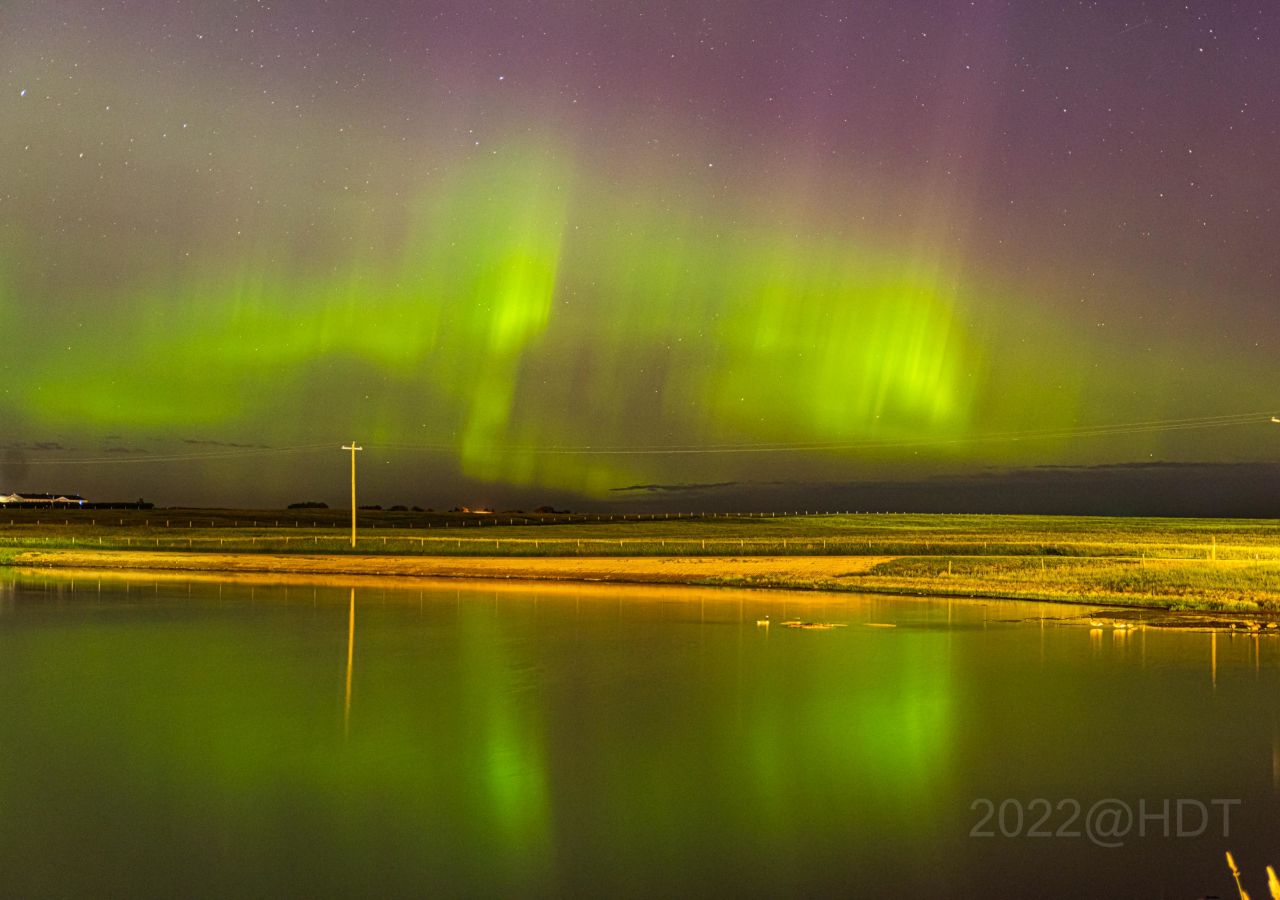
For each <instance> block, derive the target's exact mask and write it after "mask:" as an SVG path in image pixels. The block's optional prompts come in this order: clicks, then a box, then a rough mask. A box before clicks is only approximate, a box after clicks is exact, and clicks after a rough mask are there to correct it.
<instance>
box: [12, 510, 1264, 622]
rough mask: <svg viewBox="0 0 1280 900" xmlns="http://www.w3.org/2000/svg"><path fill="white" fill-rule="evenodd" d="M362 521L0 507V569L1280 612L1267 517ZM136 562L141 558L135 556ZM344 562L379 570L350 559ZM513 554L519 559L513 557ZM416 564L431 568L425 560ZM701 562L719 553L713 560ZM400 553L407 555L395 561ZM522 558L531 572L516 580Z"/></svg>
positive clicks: (385, 517)
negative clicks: (305, 564)
mask: <svg viewBox="0 0 1280 900" xmlns="http://www.w3.org/2000/svg"><path fill="white" fill-rule="evenodd" d="M360 516H361V518H360V540H359V544H358V546H357V548H356V549H355V550H352V549H351V547H350V543H349V540H350V537H349V513H346V514H344V513H343V512H341V511H323V510H322V511H315V510H289V511H275V510H271V511H244V510H214V511H211V510H147V511H137V510H129V511H114V510H110V511H108V510H86V511H67V512H64V511H59V510H43V511H34V510H31V511H23V512H15V513H0V562H7V563H9V564H33V563H34V564H42V565H52V564H57V560H58V558H59V556H62V557H64V558H67V559H69V558H70V557H71V556H75V557H76V558H78V559H79V560H80V564H85V563H84V560H85V559H92V558H93V554H95V553H100V554H101V557H100V558H101V559H102V560H103V561H104V562H103V564H105V565H112V566H129V565H132V564H137V565H144V564H147V565H151V566H155V567H158V564H157V563H156V560H157V559H161V558H162V559H163V560H164V563H163V565H164V567H178V568H180V567H183V566H184V565H186V566H190V567H191V568H209V565H208V563H209V562H211V561H212V558H213V557H214V556H218V557H221V558H223V559H226V558H228V557H230V556H238V557H245V558H246V560H245V567H250V568H252V567H254V566H255V564H254V563H253V562H252V559H253V558H255V557H256V558H258V559H259V562H258V563H257V564H256V565H257V567H258V570H270V569H278V570H281V571H284V570H290V569H288V567H289V566H290V565H294V567H295V568H294V569H292V570H298V568H299V563H297V562H295V563H293V564H291V563H290V562H289V560H290V559H293V560H296V561H300V560H301V559H303V558H304V557H313V556H324V557H326V558H331V559H335V560H339V562H335V563H334V564H333V565H331V566H330V567H329V569H328V571H333V572H342V571H355V570H356V569H362V568H367V567H368V566H373V569H375V570H387V571H391V570H394V569H396V568H397V564H395V563H393V562H392V560H393V559H400V560H405V562H404V563H402V564H399V568H400V569H403V570H405V571H406V572H407V573H410V574H419V575H420V574H454V575H459V574H461V575H476V576H477V577H479V575H477V573H480V572H483V573H487V574H488V577H493V576H494V574H495V573H496V574H499V575H503V574H505V575H506V576H507V577H520V576H521V574H531V575H532V577H565V578H590V579H592V580H611V578H613V580H626V581H647V580H666V581H673V580H674V581H682V582H684V583H697V584H733V585H737V586H750V587H788V588H810V589H824V590H855V591H876V592H887V593H903V594H932V595H942V596H985V597H1008V598H1022V599H1034V600H1056V601H1068V602H1077V603H1090V604H1121V605H1132V606H1152V607H1161V608H1171V609H1200V610H1222V611H1231V612H1236V613H1252V614H1264V615H1265V614H1270V613H1280V522H1277V521H1275V520H1212V519H1115V518H1090V517H1044V516H967V515H914V514H903V515H894V514H853V515H846V514H820V515H819V514H810V515H803V514H801V515H789V516H773V515H766V516H759V515H715V516H712V515H684V516H680V517H674V516H663V515H662V514H658V515H657V516H649V515H645V516H640V517H636V516H626V517H624V516H620V515H615V516H612V517H610V516H591V517H583V516H572V517H570V516H565V515H550V514H548V515H545V516H530V515H523V514H507V513H502V514H497V515H475V514H439V513H436V514H433V513H397V512H378V511H368V512H364V511H362V512H361V514H360ZM108 551H110V552H108ZM268 557H269V558H270V560H271V561H270V562H269V563H268ZM457 557H465V558H470V559H472V560H474V561H475V564H474V565H472V566H471V568H467V567H465V566H462V567H461V568H459V566H460V565H461V560H458V561H456V562H454V563H448V562H447V560H441V558H457ZM533 557H538V558H562V559H563V558H570V559H574V558H596V559H598V560H600V562H599V563H598V564H595V565H594V566H588V567H586V569H583V571H585V572H589V573H590V574H587V575H583V574H581V573H579V574H574V572H575V571H577V570H575V569H574V568H573V567H571V566H560V568H563V569H565V571H564V573H562V574H561V575H556V574H549V573H554V572H555V571H556V570H557V564H554V563H545V564H538V565H536V566H535V564H534V560H533V559H531V558H533ZM623 557H625V558H628V559H631V560H641V559H644V558H652V559H653V560H654V564H650V565H647V566H646V565H643V564H641V563H640V562H628V563H626V564H623V563H621V562H618V563H615V564H608V563H605V559H607V558H623ZM672 557H674V558H686V559H692V558H698V559H704V558H705V559H707V564H706V565H699V566H697V567H695V568H693V569H688V567H686V569H688V571H683V570H682V572H681V573H680V574H675V575H673V574H672V573H673V572H674V570H673V569H671V568H670V567H669V566H668V567H667V568H666V569H665V573H664V574H662V575H661V576H659V575H658V574H657V573H658V572H659V569H660V567H658V566H657V565H656V563H657V561H658V560H659V559H667V558H672ZM752 557H788V558H801V557H804V558H812V557H833V558H835V559H832V560H831V561H830V564H829V565H822V566H801V565H799V564H793V565H791V566H790V567H779V566H778V565H770V566H766V567H761V566H755V567H752V566H742V565H737V564H732V563H731V560H732V559H735V558H738V559H742V558H752ZM848 557H860V558H862V559H861V560H860V561H859V563H858V564H856V565H855V564H852V561H851V564H849V565H841V564H840V561H839V558H848ZM872 557H875V558H877V559H875V560H874V561H873V560H871V559H869V558H872ZM108 558H109V559H110V560H111V561H110V562H106V560H107V559H108ZM147 558H150V563H145V562H144V561H145V560H146V559H147ZM201 558H203V560H204V561H203V562H201V561H200V560H201ZM343 558H346V559H347V560H348V561H347V563H346V564H345V565H346V567H347V568H346V569H344V568H343V564H342V563H341V562H340V561H341V560H342V559H343ZM357 558H359V559H361V560H365V559H370V558H372V559H375V560H381V563H377V564H366V563H364V562H361V563H360V564H359V565H357V563H356V560H357ZM522 558H524V559H527V560H528V561H527V562H526V563H524V564H522V563H521V562H520V559H522ZM427 559H431V560H435V561H436V562H434V563H432V564H426V562H425V561H426V560H427ZM716 559H719V560H721V562H720V563H719V564H718V565H717V564H716V563H715V560H716ZM130 560H133V562H132V563H131V562H130ZM183 560H187V562H185V563H184V562H183ZM412 560H418V562H417V563H414V564H412V565H410V561H412ZM481 560H484V561H485V562H484V563H483V564H481V562H480V561H481ZM89 564H92V563H89ZM522 565H523V567H524V568H526V569H530V570H531V571H530V572H529V573H522V571H521V569H522ZM379 566H380V567H381V568H380V569H379V568H378V567H379ZM450 566H452V569H450ZM237 568H243V567H241V566H237ZM535 568H537V569H538V570H539V572H540V573H541V574H538V573H536V572H533V571H532V570H533V569H535ZM579 568H581V567H579ZM472 570H475V571H472ZM611 573H612V574H611ZM614 576H616V578H615V577H614Z"/></svg>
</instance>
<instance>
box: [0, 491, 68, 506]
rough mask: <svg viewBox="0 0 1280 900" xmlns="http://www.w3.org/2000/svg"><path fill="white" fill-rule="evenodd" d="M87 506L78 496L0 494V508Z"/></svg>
mask: <svg viewBox="0 0 1280 900" xmlns="http://www.w3.org/2000/svg"><path fill="white" fill-rule="evenodd" d="M87 504H88V501H86V500H85V499H84V498H83V497H81V496H80V495H79V494H0V506H9V507H13V506H18V507H33V508H38V507H48V508H51V509H52V508H57V509H68V508H71V507H81V506H85V505H87Z"/></svg>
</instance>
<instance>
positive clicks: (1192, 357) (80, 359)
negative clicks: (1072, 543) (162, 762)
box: [0, 0, 1280, 505]
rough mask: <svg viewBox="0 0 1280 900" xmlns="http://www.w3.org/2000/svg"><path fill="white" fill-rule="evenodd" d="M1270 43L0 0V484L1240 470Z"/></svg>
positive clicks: (1261, 253)
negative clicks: (0, 476) (357, 453)
mask: <svg viewBox="0 0 1280 900" xmlns="http://www.w3.org/2000/svg"><path fill="white" fill-rule="evenodd" d="M1277 40H1280V9H1276V8H1272V7H1269V6H1266V5H1253V6H1246V5H1241V4H1234V3H1225V4H1222V3H1219V4H1208V3H1199V4H1198V3H1191V4H1171V3H1156V2H1123V3H1114V4H1098V5H1092V4H1077V3H1070V4H1047V3H1045V4H1041V3H1035V4H1030V3H1027V4H1007V3H986V2H975V3H972V4H970V3H923V4H916V3H901V2H899V3H892V2H880V3H831V2H817V0H791V2H785V3H784V2H773V0H768V2H766V0H743V2H735V3H726V2H721V3H689V2H681V3H674V2H673V3H621V2H617V3H615V2H585V0H560V2H545V3H532V2H514V0H499V2H495V3H492V4H488V5H484V6H482V7H481V6H477V5H475V4H471V3H464V2H423V3H408V2H390V0H379V2H355V0H334V2H329V3H320V2H318V0H297V2H289V0H282V2H274V3H265V2H226V3H217V4H208V3H205V4H197V3H193V2H185V0H180V2H173V3H158V2H141V0H123V2H115V3H111V4H107V5H105V6H104V5H101V4H90V3H85V2H78V0H69V2H61V3H56V4H51V3H44V2H35V0H18V2H12V3H9V4H6V5H5V6H4V7H3V9H0V48H2V50H3V53H2V54H0V59H2V60H3V61H2V62H0V332H2V333H3V334H4V336H5V352H4V356H3V360H2V361H0V373H2V377H3V386H2V388H0V391H2V392H0V421H3V423H4V430H3V434H2V435H0V445H3V447H4V448H5V449H6V452H7V454H8V457H7V458H8V459H9V463H10V464H9V465H8V466H7V468H6V472H5V481H6V482H8V481H15V480H16V481H18V482H19V483H12V484H9V483H0V489H8V490H42V489H53V490H76V491H79V492H81V493H84V494H86V495H97V496H102V495H118V496H121V497H133V496H137V495H139V494H145V495H146V496H148V497H149V498H150V497H154V498H156V499H158V500H159V501H160V502H162V503H184V502H194V503H211V504H212V503H220V504H228V505H230V504H246V505H248V504H252V503H281V502H289V501H293V500H299V499H306V498H310V497H313V496H314V497H321V498H325V499H330V500H337V499H340V498H341V496H342V490H343V471H344V470H343V465H344V460H343V459H342V457H341V455H340V453H339V451H338V445H339V444H340V443H342V442H344V441H350V440H352V439H356V440H359V441H361V442H362V443H363V444H364V445H365V446H366V447H367V448H368V449H367V452H366V454H365V456H364V458H362V460H361V462H362V465H364V466H365V467H366V471H367V478H368V482H367V483H368V491H369V493H367V494H366V495H365V496H368V497H369V498H370V500H371V502H376V501H381V502H421V503H423V504H424V505H426V504H430V503H434V504H436V505H444V504H448V503H453V502H468V501H479V502H492V503H516V502H526V501H532V500H534V499H537V498H543V499H545V500H548V501H552V500H556V501H558V502H591V501H593V500H594V501H596V502H603V501H606V500H608V499H609V498H610V497H611V496H612V497H617V496H619V495H618V494H617V493H616V491H617V489H619V488H626V487H629V486H635V485H659V486H660V485H673V486H681V485H688V484H722V483H733V484H735V485H739V486H741V485H750V484H776V483H795V484H816V483H832V482H839V481H842V480H849V479H852V478H864V479H865V478H872V479H909V478H917V477H926V476H930V475H936V474H939V473H955V474H966V473H978V472H987V471H990V470H991V467H1035V466H1048V465H1052V466H1095V465H1114V464H1131V463H1141V462H1148V461H1161V462H1171V463H1206V464H1226V463H1256V462H1260V461H1267V460H1271V459H1274V458H1275V456H1276V453H1277V450H1280V428H1276V427H1275V426H1270V425H1268V423H1267V422H1266V419H1265V416H1260V417H1259V418H1257V422H1256V424H1255V423H1254V422H1253V420H1252V419H1251V418H1250V417H1251V416H1253V414H1255V413H1265V412H1267V411H1269V410H1270V411H1277V410H1280V403H1277V400H1276V394H1275V387H1276V383H1277V378H1276V376H1277V374H1280V371H1278V366H1277V363H1276V358H1277V357H1276V353H1275V340H1274V339H1275V338H1277V337H1280V304H1278V303H1277V302H1276V293H1275V292H1276V273H1277V266H1278V263H1277V257H1276V253H1275V249H1274V248H1275V247H1276V245H1277V239H1280V228H1278V227H1277V201H1278V200H1280V196H1278V190H1277V187H1278V186H1277V176H1276V173H1275V169H1274V160H1275V159H1277V158H1280V110H1278V109H1277V100H1276V98H1277V97H1280V66H1277V65H1276V60H1277V50H1276V41H1277ZM1237 416H1239V417H1240V418H1239V419H1238V420H1237V419H1236V418H1234V417H1237ZM1209 417H1222V418H1221V419H1219V420H1218V421H1216V422H1210V421H1208V420H1209ZM1172 420H1180V421H1182V422H1184V423H1187V422H1190V423H1191V424H1194V425H1195V426H1196V427H1173V426H1167V425H1165V426H1159V427H1155V426H1152V427H1148V426H1146V425H1141V424H1138V423H1152V422H1164V423H1168V422H1170V421H1172ZM1204 425H1223V426H1224V427H1201V426H1204ZM1226 426H1230V427H1226ZM1108 427H1111V430H1110V431H1107V432H1105V433H1103V432H1100V431H1098V430H1097V429H1099V428H1108ZM330 444H332V445H333V446H332V451H331V452H330V451H329V450H328V449H327V448H328V445H330ZM287 448H303V449H297V450H288V449H287ZM322 448H323V449H322ZM200 457H203V458H200ZM85 460H98V461H99V462H84V461H85ZM76 461H80V462H76ZM71 463H75V464H71ZM623 496H625V495H623Z"/></svg>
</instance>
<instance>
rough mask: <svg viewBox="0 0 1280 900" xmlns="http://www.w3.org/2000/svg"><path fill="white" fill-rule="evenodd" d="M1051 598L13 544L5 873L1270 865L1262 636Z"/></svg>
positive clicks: (746, 877) (1272, 776)
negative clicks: (92, 551) (157, 571)
mask: <svg viewBox="0 0 1280 900" xmlns="http://www.w3.org/2000/svg"><path fill="white" fill-rule="evenodd" d="M353 596H354V602H353V600H352V597H353ZM1069 613H1070V610H1067V609H1064V608H1062V607H1053V606H1040V605H1033V604H1014V603H985V604H984V603H976V602H965V603H962V602H953V603H948V602H947V601H929V600H919V599H903V600H896V599H887V598H870V597H855V596H837V595H797V594H779V593H747V592H711V591H695V590H684V589H679V590H652V591H650V590H644V589H639V588H622V589H592V588H589V587H563V586H551V587H531V588H524V589H520V588H501V589H477V588H476V587H474V586H466V585H463V586H460V587H455V586H453V585H445V586H442V585H440V584H438V583H436V584H432V585H431V586H429V587H427V588H424V589H419V588H418V587H417V586H412V587H386V586H383V585H380V584H376V583H372V582H365V583H363V584H360V585H357V586H356V587H355V588H354V589H352V588H351V587H350V586H349V585H346V584H343V585H336V584H335V585H324V586H311V585H306V584H293V585H288V586H283V585H262V584H260V585H254V584H250V583H247V582H222V583H219V582H215V581H205V582H198V581H197V582H187V581H184V580H167V581H159V582H151V581H146V582H142V581H131V582H130V581H125V580H122V579H115V578H103V579H101V580H99V579H98V578H97V577H96V576H91V577H83V576H82V577H80V578H78V579H76V580H72V579H69V578H49V577H44V576H24V575H15V574H13V573H7V574H3V575H0V894H3V895H5V896H14V897H41V896H121V897H124V896H128V897H174V896H186V897H190V896H228V895H234V896H259V897H277V896H308V897H312V896H357V895H368V896H456V895H469V896H512V895H553V894H561V895H566V894H567V895H576V896H607V895H627V896H660V897H675V896H699V895H701V896H708V895H726V894H751V895H806V896H823V895H842V896H862V897H921V896H931V897H948V896H950V897H975V898H976V897H994V896H1040V897H1059V896H1060V897H1085V896H1092V897H1160V896H1167V897H1187V898H1192V897H1200V896H1204V895H1212V894H1218V895H1221V896H1235V895H1234V893H1232V891H1233V887H1232V884H1231V881H1230V876H1229V874H1228V872H1227V870H1226V866H1225V862H1224V860H1223V851H1224V850H1227V849H1230V850H1231V851H1233V853H1234V854H1235V856H1236V858H1237V860H1238V861H1240V863H1241V864H1242V866H1243V867H1244V868H1245V874H1246V886H1247V887H1249V888H1250V890H1251V892H1252V894H1253V895H1254V896H1255V897H1256V896H1266V888H1265V876H1263V877H1262V878H1259V877H1258V876H1259V873H1261V872H1262V867H1263V866H1264V865H1265V864H1267V863H1270V864H1272V865H1277V864H1280V815H1278V813H1280V802H1278V798H1280V792H1278V785H1280V769H1278V768H1277V767H1278V765H1280V674H1278V672H1280V638H1263V639H1260V640H1255V639H1254V638H1252V637H1244V636H1237V637H1234V638H1232V637H1231V636H1229V635H1226V634H1219V635H1217V636H1216V638H1215V637H1213V636H1211V635H1209V634H1197V633H1171V632H1162V631H1156V630H1145V631H1140V632H1137V633H1132V634H1127V635H1126V634H1124V633H1115V632H1113V631H1111V630H1110V629H1106V630H1101V631H1091V630H1090V629H1089V628H1088V627H1081V626H1079V625H1067V624H1065V623H1062V622H1057V621H1054V620H1053V618H1050V619H1048V620H1045V619H1043V618H1042V617H1054V618H1056V617H1062V616H1065V615H1067V614H1069ZM766 616H769V617H771V620H772V621H773V622H774V623H777V622H779V621H781V620H782V619H784V618H787V617H790V616H798V617H800V618H803V619H809V620H821V621H829V622H839V623H846V624H847V626H848V627H846V628H840V629H836V630H830V631H797V630H791V629H784V628H780V627H778V625H777V624H774V625H772V626H771V627H767V628H766V627H762V626H759V625H757V620H760V619H764V618H765V617H766ZM884 625H894V626H896V627H892V628H890V627H879V626H884ZM1037 798H1041V803H1042V805H1041V804H1035V803H1033V801H1035V800H1036V799H1037ZM1108 798H1115V799H1116V800H1119V801H1121V803H1122V804H1123V805H1124V806H1125V807H1126V808H1128V809H1129V810H1130V811H1131V812H1132V813H1133V814H1134V815H1135V816H1137V815H1139V814H1140V813H1141V812H1142V811H1143V809H1142V808H1140V807H1139V805H1138V804H1139V801H1143V802H1145V804H1146V806H1145V811H1146V812H1147V814H1148V816H1149V817H1150V818H1149V819H1148V820H1147V821H1146V822H1145V826H1144V827H1145V830H1146V836H1145V837H1142V836H1140V835H1139V834H1138V828H1139V825H1138V823H1137V822H1136V821H1135V822H1134V823H1133V825H1132V826H1131V829H1130V830H1129V832H1128V833H1127V834H1126V835H1125V836H1124V837H1123V838H1122V841H1123V846H1121V847H1116V848H1104V847H1100V846H1097V845H1096V843H1094V842H1093V841H1091V840H1090V837H1089V835H1088V834H1086V833H1085V831H1086V824H1087V823H1086V821H1085V818H1086V815H1087V814H1088V812H1089V810H1090V809H1091V808H1093V805H1094V804H1096V803H1098V802H1099V801H1104V800H1107V799H1108ZM984 800H986V801H990V806H991V810H994V814H993V815H990V816H988V812H990V811H991V810H988V808H987V807H986V806H985V805H984V802H983V801H984ZM1166 800H1168V801H1169V803H1170V807H1169V813H1170V815H1169V819H1168V820H1165V819H1164V818H1163V817H1162V812H1163V807H1162V804H1163V802H1164V801H1166ZM1179 800H1183V801H1190V802H1189V803H1188V802H1184V803H1183V810H1182V811H1183V813H1184V816H1183V818H1184V821H1183V822H1182V828H1181V830H1182V831H1183V832H1195V831H1196V830H1197V828H1198V827H1199V826H1201V825H1202V824H1203V823H1202V821H1201V819H1202V818H1203V817H1202V816H1201V815H1200V809H1201V807H1199V806H1197V805H1196V804H1203V805H1204V806H1203V808H1204V809H1206V810H1207V811H1208V812H1209V813H1210V815H1211V816H1212V820H1211V821H1210V822H1209V823H1207V827H1204V828H1203V829H1202V833H1200V834H1198V836H1183V837H1179V836H1178V835H1177V832H1178V830H1179V823H1178V821H1177V818H1176V812H1177V810H1178V806H1177V803H1178V801H1179ZM1213 800H1232V801H1234V800H1238V801H1240V802H1239V804H1238V805H1234V804H1233V805H1230V806H1225V807H1224V806H1222V805H1213V804H1212V802H1211V801H1213ZM1044 801H1047V802H1044ZM1073 803H1078V804H1079V808H1080V815H1079V817H1078V818H1076V819H1075V820H1074V821H1072V819H1071V818H1070V814H1071V812H1072V810H1073V808H1074V807H1073V806H1072V804H1073ZM1002 804H1003V806H1002ZM1224 809H1225V810H1226V811H1227V812H1228V813H1229V823H1228V825H1229V831H1230V834H1229V836H1224V835H1223V830H1224V829H1223V823H1222V821H1221V819H1222V816H1223V811H1224ZM1019 812H1021V814H1022V818H1021V820H1020V819H1019V817H1018V813H1019ZM984 818H985V819H986V821H985V822H984ZM1037 820H1041V821H1040V822H1039V824H1040V828H1039V829H1038V833H1048V834H1050V835H1053V833H1054V832H1057V831H1062V832H1064V834H1062V835H1061V836H1049V837H1028V836H1027V835H1026V832H1027V831H1029V830H1032V828H1033V826H1035V825H1036V824H1037ZM1095 824H1096V823H1095ZM1112 824H1113V828H1118V827H1119V824H1117V823H1115V822H1113V823H1112ZM1120 824H1122V823H1120ZM975 827H977V829H978V830H979V831H986V832H989V833H992V834H993V836H991V837H974V836H971V834H970V833H971V831H973V830H974V829H975ZM1166 830H1167V831H1168V833H1169V836H1167V837H1166V836H1165V831H1166ZM1002 831H1003V832H1005V833H1008V834H1013V835H1015V836H1005V835H1004V834H1002ZM1072 832H1079V833H1080V836H1079V837H1073V836H1070V834H1071V833H1072ZM1094 837H1095V838H1097V837H1103V836H1101V835H1098V834H1095V835H1094ZM1109 842H1114V840H1110V841H1109Z"/></svg>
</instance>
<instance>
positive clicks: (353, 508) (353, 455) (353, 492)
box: [342, 441, 364, 548]
mask: <svg viewBox="0 0 1280 900" xmlns="http://www.w3.org/2000/svg"><path fill="white" fill-rule="evenodd" d="M342 449H343V450H350V451H351V546H352V548H354V547H355V545H356V451H357V450H363V449H364V448H363V447H360V446H358V445H357V444H356V442H355V441H352V442H351V446H350V447H348V446H347V445H345V444H344V445H343V446H342Z"/></svg>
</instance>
